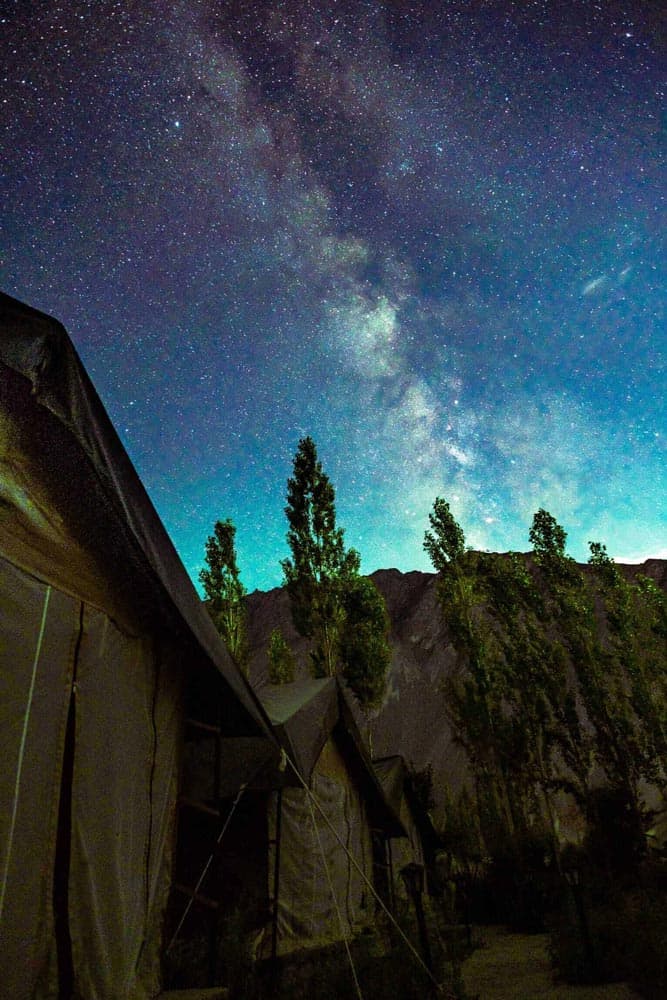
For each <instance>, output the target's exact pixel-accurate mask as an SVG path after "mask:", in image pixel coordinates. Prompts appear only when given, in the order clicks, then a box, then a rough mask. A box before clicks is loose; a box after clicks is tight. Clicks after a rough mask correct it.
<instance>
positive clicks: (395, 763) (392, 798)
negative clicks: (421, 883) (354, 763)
mask: <svg viewBox="0 0 667 1000" xmlns="http://www.w3.org/2000/svg"><path fill="white" fill-rule="evenodd" d="M373 768H374V770H375V773H376V774H377V776H378V780H379V782H380V784H381V785H382V789H383V791H384V794H385V796H386V797H387V801H388V802H389V803H390V805H391V807H392V809H393V810H394V811H395V812H396V813H397V814H398V815H399V816H400V814H401V803H402V802H403V801H405V802H406V803H407V805H408V807H409V809H410V811H411V813H412V816H413V819H414V821H415V823H416V825H417V827H418V829H419V832H420V835H421V838H422V842H423V843H424V844H425V845H429V846H431V847H437V846H439V845H440V838H439V837H438V834H437V832H436V830H435V828H434V826H433V821H432V819H431V817H430V815H429V813H428V812H427V811H426V810H425V809H424V807H423V805H422V804H421V803H420V801H419V799H418V798H417V796H416V795H415V792H414V788H413V784H412V779H411V777H410V772H409V771H408V768H407V765H406V763H405V760H404V759H403V757H402V756H401V755H400V754H393V755H392V756H390V757H377V758H376V759H375V760H374V761H373Z"/></svg>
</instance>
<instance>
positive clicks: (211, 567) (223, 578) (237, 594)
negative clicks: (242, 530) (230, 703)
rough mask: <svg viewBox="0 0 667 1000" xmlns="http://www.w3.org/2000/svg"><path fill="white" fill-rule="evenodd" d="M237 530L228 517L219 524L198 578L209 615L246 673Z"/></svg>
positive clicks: (217, 522) (210, 539) (232, 654)
mask: <svg viewBox="0 0 667 1000" xmlns="http://www.w3.org/2000/svg"><path fill="white" fill-rule="evenodd" d="M235 536H236V528H235V527H234V525H233V523H232V522H231V521H230V520H229V518H228V519H227V520H225V521H216V522H215V525H214V528H213V534H212V535H210V536H209V537H208V539H207V540H206V556H205V562H206V568H205V569H202V570H200V572H199V579H200V581H201V584H202V586H203V588H204V594H205V596H206V602H207V607H208V610H209V614H210V615H211V618H212V619H213V622H214V624H215V627H216V628H217V630H218V632H219V633H220V635H221V636H222V639H223V642H224V643H225V646H226V647H227V649H228V650H229V653H230V655H231V657H232V659H233V660H234V662H235V663H236V664H237V666H239V667H240V668H241V669H242V670H243V671H244V673H245V672H246V670H247V664H248V644H247V634H246V609H245V594H246V589H245V587H244V586H243V584H242V583H241V578H240V574H239V569H238V565H237V561H236V548H235V545H234V539H235Z"/></svg>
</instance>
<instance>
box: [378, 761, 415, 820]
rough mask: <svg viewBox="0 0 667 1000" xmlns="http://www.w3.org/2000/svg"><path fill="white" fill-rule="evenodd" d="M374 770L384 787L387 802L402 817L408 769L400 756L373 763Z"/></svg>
mask: <svg viewBox="0 0 667 1000" xmlns="http://www.w3.org/2000/svg"><path fill="white" fill-rule="evenodd" d="M373 768H374V770H375V773H376V774H377V776H378V780H379V782H380V784H381V785H382V789H383V791H384V794H385V795H386V797H387V801H388V802H389V803H390V804H391V807H392V809H393V810H394V812H396V813H398V814H399V815H400V812H401V804H402V802H403V799H404V798H405V779H406V774H407V768H406V766H405V761H404V760H403V758H402V757H401V756H400V754H395V755H394V756H392V757H380V758H376V759H375V760H374V761H373Z"/></svg>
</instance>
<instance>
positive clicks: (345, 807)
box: [258, 677, 405, 954]
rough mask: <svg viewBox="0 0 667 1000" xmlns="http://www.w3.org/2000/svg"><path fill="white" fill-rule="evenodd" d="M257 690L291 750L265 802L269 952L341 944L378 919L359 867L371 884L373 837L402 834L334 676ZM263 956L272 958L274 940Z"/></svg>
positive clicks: (286, 749)
mask: <svg viewBox="0 0 667 1000" xmlns="http://www.w3.org/2000/svg"><path fill="white" fill-rule="evenodd" d="M258 693H259V697H260V700H261V701H262V704H263V705H264V708H265V709H266V712H267V714H268V716H269V718H270V720H271V722H272V723H273V725H274V727H275V730H276V734H277V735H278V737H279V739H280V741H281V744H282V746H283V747H284V748H285V751H286V760H285V763H286V766H285V767H284V769H283V770H282V771H277V772H275V773H274V774H273V776H272V778H271V776H269V783H272V784H273V785H274V786H281V787H279V788H277V789H276V790H275V791H273V792H272V794H271V796H270V800H269V804H268V833H269V843H270V844H271V845H273V849H272V850H271V851H270V852H269V872H268V875H269V893H270V895H271V896H272V898H273V902H274V911H273V912H274V924H273V927H272V937H273V940H272V941H271V949H272V950H275V952H276V953H277V954H285V953H288V952H291V951H294V950H297V949H303V948H312V947H316V946H320V945H324V944H329V943H332V942H335V941H340V940H341V939H343V938H344V937H349V936H350V935H351V934H353V933H354V932H355V931H357V930H359V929H360V928H361V927H363V926H364V924H366V923H367V922H368V921H369V920H370V919H372V917H373V915H374V913H375V900H374V898H373V892H372V890H371V889H370V888H369V885H368V883H367V881H365V879H364V877H362V875H361V874H360V873H359V870H358V869H357V865H358V866H359V868H361V871H362V872H363V873H364V876H365V878H366V879H367V880H368V882H370V883H371V885H374V884H375V882H376V879H375V872H374V867H375V862H376V852H375V851H374V843H373V841H374V838H375V839H376V840H378V839H379V840H380V841H384V839H386V838H387V837H400V836H405V830H404V829H403V826H402V825H401V822H400V820H399V818H398V817H397V816H396V815H395V814H394V812H393V810H392V809H391V807H390V806H389V804H388V803H387V800H386V798H385V796H384V794H383V792H382V788H381V786H380V783H379V781H378V780H377V777H376V774H375V772H374V770H373V767H372V764H371V761H370V758H369V756H368V753H367V750H366V748H365V745H364V742H363V739H362V737H361V735H360V733H359V730H358V728H357V726H356V724H355V722H354V719H353V714H352V712H351V710H350V706H349V704H348V701H347V695H346V693H345V691H344V689H343V688H342V687H341V685H340V684H339V682H338V681H337V680H336V679H335V678H333V677H329V678H323V679H316V680H315V679H307V680H300V681H295V682H293V683H291V684H285V685H279V686H272V685H270V686H267V687H264V688H262V689H261V690H260V691H259V692H258ZM302 782H303V783H305V785H307V786H308V791H306V790H305V789H304V787H303V784H302ZM352 858H354V861H353V860H352ZM355 862H356V865H355ZM276 866H277V870H276ZM276 901H277V906H276ZM263 952H264V954H267V953H268V952H269V938H268V935H267V938H266V940H265V943H264V947H263Z"/></svg>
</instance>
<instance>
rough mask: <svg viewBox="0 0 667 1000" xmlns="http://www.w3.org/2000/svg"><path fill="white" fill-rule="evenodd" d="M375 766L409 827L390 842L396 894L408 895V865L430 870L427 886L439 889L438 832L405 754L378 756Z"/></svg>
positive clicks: (391, 876) (389, 796)
mask: <svg viewBox="0 0 667 1000" xmlns="http://www.w3.org/2000/svg"><path fill="white" fill-rule="evenodd" d="M373 768H374V770H375V773H376V774H377V776H378V780H379V782H380V785H381V786H382V789H383V791H384V794H385V796H386V798H387V801H388V802H389V803H390V805H391V807H392V809H393V810H394V812H395V813H396V815H397V816H399V817H400V820H401V823H402V824H403V827H404V828H405V831H406V833H407V837H402V838H400V839H395V838H390V839H389V840H388V842H387V858H388V871H389V876H390V879H391V887H392V894H398V895H400V896H405V895H406V887H405V884H404V882H403V880H402V879H401V870H402V869H403V868H405V866H406V865H415V864H417V865H419V866H420V867H421V868H423V869H424V872H425V874H426V880H425V887H426V889H427V891H428V892H429V893H430V894H432V895H433V894H435V893H437V892H438V891H439V890H438V880H437V876H436V870H435V856H436V851H437V849H438V846H439V840H438V835H437V833H436V831H435V829H434V827H433V823H432V821H431V817H430V816H429V814H428V811H427V810H426V809H425V807H424V805H423V803H421V802H420V801H419V797H418V795H417V794H416V792H415V789H414V785H413V779H412V777H411V775H410V772H409V771H408V768H407V766H406V764H405V761H404V759H403V757H401V756H400V754H394V755H392V756H389V757H378V758H376V759H375V760H374V761H373Z"/></svg>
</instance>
